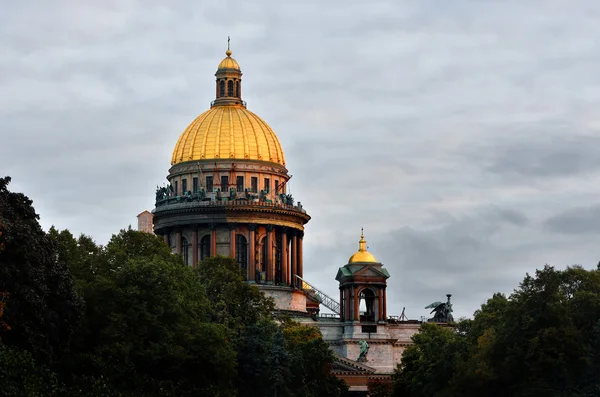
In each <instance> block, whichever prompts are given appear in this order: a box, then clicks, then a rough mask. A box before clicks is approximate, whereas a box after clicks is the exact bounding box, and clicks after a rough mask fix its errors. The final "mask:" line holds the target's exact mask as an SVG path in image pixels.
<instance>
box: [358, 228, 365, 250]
mask: <svg viewBox="0 0 600 397" xmlns="http://www.w3.org/2000/svg"><path fill="white" fill-rule="evenodd" d="M358 250H359V251H366V250H367V242H366V241H365V233H364V230H363V228H362V227H361V228H360V241H359V242H358Z"/></svg>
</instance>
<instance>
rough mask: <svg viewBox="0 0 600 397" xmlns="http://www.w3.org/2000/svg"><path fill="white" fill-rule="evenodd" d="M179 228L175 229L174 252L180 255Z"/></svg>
mask: <svg viewBox="0 0 600 397" xmlns="http://www.w3.org/2000/svg"><path fill="white" fill-rule="evenodd" d="M181 238H182V237H181V230H178V231H177V237H176V240H175V252H177V253H178V254H179V255H181Z"/></svg>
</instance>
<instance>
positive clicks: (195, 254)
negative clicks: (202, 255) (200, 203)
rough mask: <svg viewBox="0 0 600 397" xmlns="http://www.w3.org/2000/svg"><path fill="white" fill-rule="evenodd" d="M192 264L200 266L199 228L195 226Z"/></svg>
mask: <svg viewBox="0 0 600 397" xmlns="http://www.w3.org/2000/svg"><path fill="white" fill-rule="evenodd" d="M192 266H193V267H198V228H197V227H195V226H194V232H193V233H192Z"/></svg>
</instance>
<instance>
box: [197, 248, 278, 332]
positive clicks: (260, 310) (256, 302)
mask: <svg viewBox="0 0 600 397" xmlns="http://www.w3.org/2000/svg"><path fill="white" fill-rule="evenodd" d="M198 276H199V278H200V282H201V283H202V285H203V286H204V289H205V292H206V296H207V298H208V301H209V305H210V313H211V315H210V316H211V321H213V322H215V323H218V324H224V325H226V326H227V327H228V328H229V329H230V330H232V337H234V338H237V336H238V335H239V334H240V333H241V332H242V330H243V328H245V327H246V326H249V325H252V324H256V323H258V322H259V321H260V320H261V319H265V318H271V313H272V312H273V310H274V307H275V306H274V302H273V300H272V299H270V298H267V297H265V296H264V294H263V293H262V292H261V291H260V290H259V289H258V288H257V287H256V286H253V285H250V284H248V283H247V282H245V281H244V278H243V276H242V273H241V271H240V268H239V266H238V264H237V263H236V261H235V259H233V258H229V257H224V256H216V257H211V258H207V259H205V260H203V261H201V262H200V263H199V264H198Z"/></svg>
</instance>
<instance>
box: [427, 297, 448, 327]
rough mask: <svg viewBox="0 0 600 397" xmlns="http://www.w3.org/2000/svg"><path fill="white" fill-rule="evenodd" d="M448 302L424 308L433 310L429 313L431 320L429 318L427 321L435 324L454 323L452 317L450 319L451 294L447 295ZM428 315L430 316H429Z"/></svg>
mask: <svg viewBox="0 0 600 397" xmlns="http://www.w3.org/2000/svg"><path fill="white" fill-rule="evenodd" d="M446 296H447V297H448V301H447V302H446V303H443V302H439V301H438V302H433V303H432V304H430V305H428V306H425V309H433V310H432V311H431V313H434V312H435V314H434V315H433V318H430V319H429V320H427V321H431V322H435V323H451V322H453V321H454V317H452V314H451V313H452V303H450V297H451V296H452V294H447V295H446ZM431 313H430V314H431Z"/></svg>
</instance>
